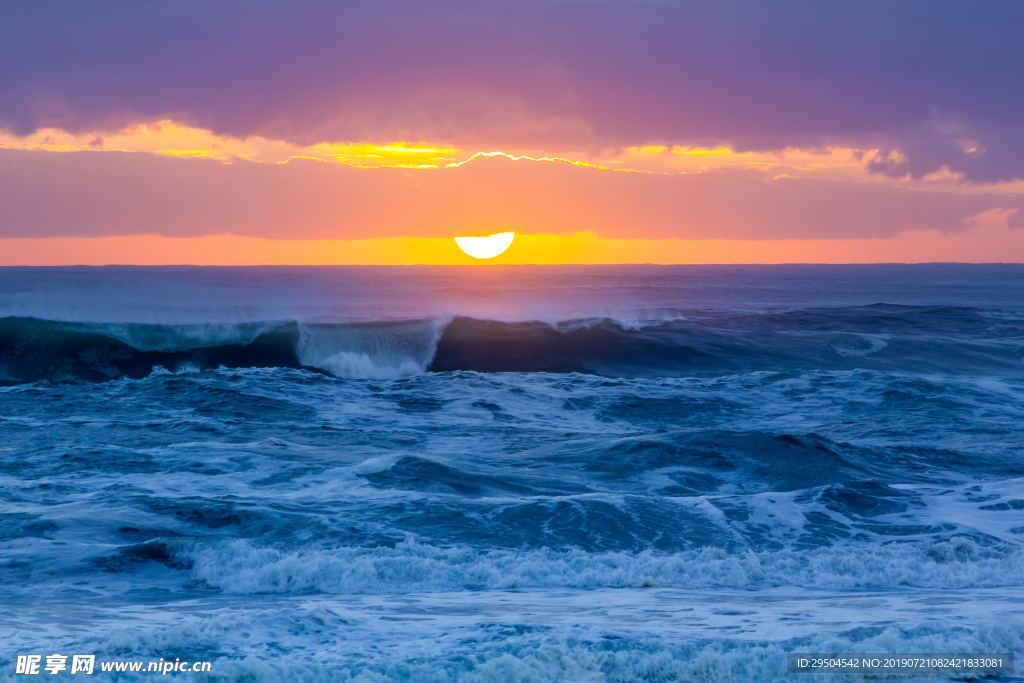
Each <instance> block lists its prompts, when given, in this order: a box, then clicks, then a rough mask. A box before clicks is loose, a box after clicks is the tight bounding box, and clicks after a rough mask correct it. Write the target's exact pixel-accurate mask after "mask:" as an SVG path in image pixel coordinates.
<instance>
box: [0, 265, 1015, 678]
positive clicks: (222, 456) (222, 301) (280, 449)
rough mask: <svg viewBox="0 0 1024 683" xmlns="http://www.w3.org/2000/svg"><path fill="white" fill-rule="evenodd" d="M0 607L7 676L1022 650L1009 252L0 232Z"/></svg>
mask: <svg viewBox="0 0 1024 683" xmlns="http://www.w3.org/2000/svg"><path fill="white" fill-rule="evenodd" d="M0 642H2V643H3V651H2V652H0V680H6V679H11V680H28V679H26V678H24V677H19V676H16V675H15V674H14V657H15V655H17V654H27V653H39V654H43V655H46V654H50V653H52V652H61V653H64V654H72V653H95V654H97V655H98V656H100V657H104V658H118V657H120V658H145V659H156V658H160V657H162V658H164V659H165V660H166V659H174V658H175V657H180V658H182V659H189V660H198V659H210V660H213V662H214V664H213V674H212V675H211V676H210V677H209V680H218V681H307V680H308V681H347V680H356V681H391V680H408V681H438V682H440V681H454V680H459V681H517V682H521V683H527V682H532V681H563V680H564V681H637V680H644V681H726V680H776V679H787V680H793V679H792V676H791V675H790V674H787V673H786V671H785V666H786V662H785V654H786V653H787V652H870V653H878V652H907V653H921V652H950V651H952V652H1011V653H1016V656H1017V659H1018V664H1017V667H1018V670H1020V669H1021V667H1022V666H1024V267H1022V266H1011V265H992V266H968V265H921V266H896V265H892V266H728V267H727V266H685V267H684V266H680V267H640V266H636V267H633V266H628V267H626V266H622V267H481V268H463V269H459V268H418V267H408V268H120V267H112V268H56V269H51V268H4V269H0ZM98 676H99V675H97V677H98ZM176 676H177V678H178V679H179V680H181V679H183V678H185V677H184V676H183V675H181V674H177V675H176ZM44 677H46V678H51V677H50V676H49V675H47V674H44ZM171 677H175V675H174V674H172V676H171ZM807 678H808V680H811V679H812V678H813V679H814V680H823V678H822V677H820V676H808V677H807ZM139 680H153V674H148V675H147V674H143V675H140V676H139ZM835 680H851V678H850V677H849V675H837V676H836V677H835ZM901 680H909V679H901Z"/></svg>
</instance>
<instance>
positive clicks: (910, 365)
mask: <svg viewBox="0 0 1024 683" xmlns="http://www.w3.org/2000/svg"><path fill="white" fill-rule="evenodd" d="M1022 338H1024V325H1022V324H1021V323H1020V321H1016V320H1015V319H1010V320H1007V319H1004V318H997V317H994V316H992V315H990V314H988V313H985V312H981V311H978V310H976V309H967V308H954V307H921V306H892V305H875V306H860V307H848V308H839V309H815V310H805V311H794V312H789V313H760V314H754V313H723V312H705V313H702V314H698V315H691V316H689V317H687V318H685V319H681V318H676V319H668V320H658V321H652V322H649V323H646V324H643V323H637V322H635V321H618V320H613V319H608V318H600V319H588V320H569V321H560V322H554V323H552V322H538V321H531V322H503V321H495V320H483V319H478V318H469V317H451V318H429V319H424V320H407V321H381V322H361V323H307V322H297V321H263V322H248V323H232V324H227V323H225V324H192V325H162V324H141V323H139V324H127V323H102V322H96V323H83V322H62V321H54V320H43V319H39V318H25V317H7V318H0V383H8V384H9V383H20V382H31V381H38V380H55V381H68V380H88V381H100V380H107V379H114V378H121V377H142V376H145V375H147V374H150V373H151V372H153V371H154V370H155V369H157V368H163V369H166V370H170V371H178V370H189V369H198V370H204V369H212V368H218V367H227V368H238V367H282V368H306V369H311V370H317V371H320V372H324V373H328V374H331V375H335V376H337V377H343V378H353V379H357V378H361V379H385V378H393V377H400V376H405V375H411V374H417V373H422V372H427V371H433V372H445V371H477V372H554V373H571V372H580V373H589V374H596V375H605V376H625V377H633V376H636V377H645V376H683V375H691V374H728V373H737V372H749V371H759V370H798V369H809V368H810V369H838V370H842V369H855V368H867V369H879V370H899V371H910V372H915V371H916V372H942V373H946V372H961V371H962V372H972V373H982V374H986V373H991V374H1019V373H1021V372H1022V371H1024V363H1022V362H1021V361H1022V356H1024V345H1022V343H1021V339H1022Z"/></svg>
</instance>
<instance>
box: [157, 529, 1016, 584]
mask: <svg viewBox="0 0 1024 683" xmlns="http://www.w3.org/2000/svg"><path fill="white" fill-rule="evenodd" d="M175 552H176V555H177V556H178V557H179V559H181V560H184V561H186V562H190V563H191V565H192V574H193V576H194V578H196V579H197V580H200V581H202V582H204V583H206V584H207V585H209V586H211V587H213V588H216V589H218V590H221V591H224V592H226V593H237V594H251V593H303V592H310V591H314V592H323V593H339V594H342V593H343V594H372V593H388V592H401V591H443V590H461V589H522V588H596V587H617V588H625V587H640V588H642V587H672V588H686V589H693V588H714V589H721V588H730V589H752V588H768V587H780V586H797V587H802V588H818V589H831V590H861V589H868V588H888V587H896V586H913V587H928V588H968V587H992V586H1021V585H1024V552H1022V551H1021V549H1019V548H1014V549H1005V548H1004V549H997V548H992V547H986V546H983V545H980V544H979V543H977V542H975V541H973V540H971V539H969V538H966V537H955V538H952V539H948V540H943V541H937V542H913V543H892V544H887V545H878V544H870V545H865V544H856V545H852V546H840V547H829V548H821V549H807V550H795V549H785V550H777V551H762V552H753V551H749V552H740V553H729V552H726V551H724V550H721V549H718V548H703V549H698V550H692V551H687V552H681V553H673V554H662V553H654V552H647V551H645V552H641V553H636V554H631V553H621V552H605V553H587V552H583V551H580V550H568V551H553V550H544V549H536V550H522V551H507V550H491V551H487V552H479V551H474V550H472V549H470V548H466V547H460V546H455V547H444V548H442V547H436V546H430V545H425V544H421V543H416V542H405V543H401V544H399V545H397V546H395V547H394V548H353V547H343V548H335V549H321V550H315V549H303V550H299V551H282V550H279V549H276V548H271V547H259V546H256V545H253V544H252V543H250V542H249V541H244V540H236V541H227V542H216V543H212V544H200V545H184V546H180V547H178V548H177V550H176V551H175Z"/></svg>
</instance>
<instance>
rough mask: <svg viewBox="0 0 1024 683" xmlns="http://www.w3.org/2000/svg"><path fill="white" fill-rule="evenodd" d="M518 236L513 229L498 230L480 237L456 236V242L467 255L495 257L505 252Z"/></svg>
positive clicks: (481, 257)
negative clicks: (506, 230)
mask: <svg viewBox="0 0 1024 683" xmlns="http://www.w3.org/2000/svg"><path fill="white" fill-rule="evenodd" d="M515 238H516V234H515V232H513V231H511V230H510V231H508V232H496V233H494V234H493V235H486V236H478V237H456V238H455V244H457V245H458V246H459V249H461V250H462V252H463V253H464V254H466V255H467V256H472V257H473V258H478V259H488V258H494V257H495V256H500V255H501V254H504V253H505V251H506V250H508V248H509V247H511V246H512V240H514V239H515Z"/></svg>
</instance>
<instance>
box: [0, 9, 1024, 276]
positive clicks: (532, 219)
mask: <svg viewBox="0 0 1024 683" xmlns="http://www.w3.org/2000/svg"><path fill="white" fill-rule="evenodd" d="M1021 26H1024V3H1020V2H1015V1H1013V0H993V1H992V2H984V3H979V2H975V1H974V0H963V1H959V0H958V1H950V0H901V2H891V1H889V0H886V1H877V2H876V1H873V0H858V2H847V1H845V0H844V1H842V2H838V1H832V0H806V1H803V0H802V1H799V2H797V1H793V0H777V1H775V2H763V1H756V2H755V1H751V2H742V1H732V0H716V1H714V2H711V1H709V2H683V1H672V0H617V1H614V2H612V1H610V0H544V1H543V2H538V1H532V0H518V1H516V2H501V1H498V0H495V1H492V2H454V1H452V0H434V1H433V2H429V3H427V2H420V1H413V0H409V1H404V0H376V1H375V2H372V3H356V2H342V1H338V0H290V1H289V2H268V1H264V0H245V1H244V2H243V1H241V0H220V1H218V2H215V3H211V2H208V1H207V0H174V1H161V0H154V1H152V2H144V3H140V2H137V1H136V0H124V1H115V0H97V1H96V2H90V3H83V2H78V1H76V0H68V1H61V0H54V1H52V2H46V3H33V2H19V1H16V0H0V264H7V265H17V264H40V265H43V264H47V265H49V264H71V263H84V264H103V263H140V264H141V263H144V264H159V263H196V264H261V263H267V264H279V263H289V264H302V263H310V264H312V263H316V264H329V263H338V264H415V263H469V262H471V261H472V259H470V258H469V257H468V256H466V255H464V254H462V253H461V252H460V251H459V250H458V248H457V247H456V246H455V244H454V242H453V240H452V239H451V238H452V237H453V236H455V235H478V234H488V233H493V232H501V231H507V230H514V231H515V232H516V233H517V237H516V240H515V242H514V243H513V246H512V247H511V248H510V249H509V250H508V251H507V252H506V253H505V254H503V255H502V256H500V257H498V258H496V259H494V262H498V263H566V262H571V263H614V262H634V263H636V262H640V263H643V262H651V263H704V262H714V263H749V262H768V263H773V262H893V261H905V262H920V261H1024V116H1022V115H1021V112H1022V111H1024V85H1022V84H1024V40H1020V35H1019V34H1020V27H1021Z"/></svg>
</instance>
